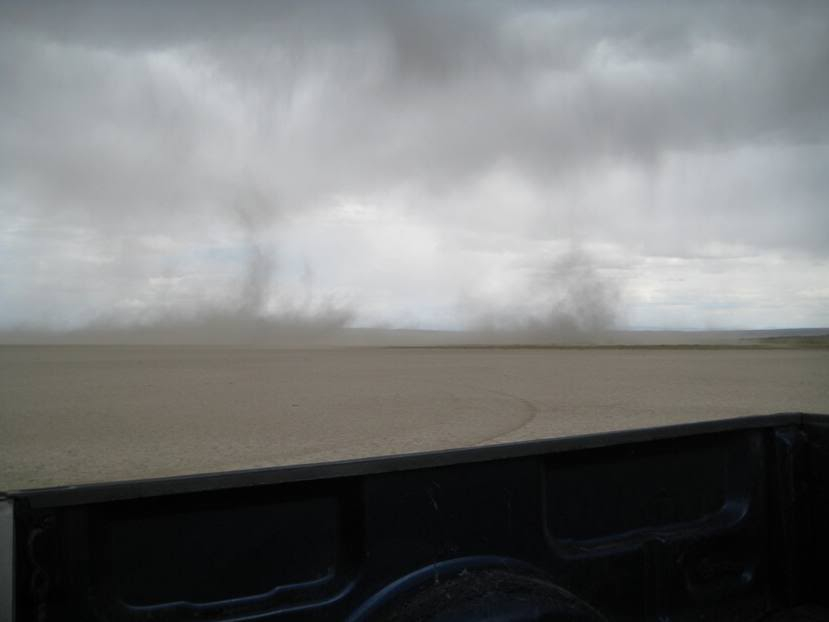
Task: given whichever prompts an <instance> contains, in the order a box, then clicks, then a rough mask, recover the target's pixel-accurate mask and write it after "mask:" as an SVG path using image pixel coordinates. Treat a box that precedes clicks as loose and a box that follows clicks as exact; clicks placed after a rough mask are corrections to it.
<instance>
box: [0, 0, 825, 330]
mask: <svg viewBox="0 0 829 622" xmlns="http://www.w3.org/2000/svg"><path fill="white" fill-rule="evenodd" d="M0 11H2V15H3V17H2V19H0V79H1V80H2V83H3V84H4V96H3V98H2V99H0V118H2V121H1V122H0V214H2V216H3V218H4V220H5V222H7V223H11V222H18V221H19V222H25V223H28V224H27V225H26V226H25V227H23V229H19V228H18V229H15V231H17V233H14V234H8V235H13V238H14V244H13V245H12V246H13V247H14V248H15V249H16V250H15V251H14V252H15V253H16V254H15V255H14V257H9V258H8V260H9V261H12V262H16V265H22V266H25V265H26V261H25V257H24V258H23V259H22V258H21V254H23V255H25V253H27V252H34V251H33V249H34V248H35V247H37V248H38V249H40V250H39V251H38V252H41V253H43V252H44V248H45V247H44V246H42V245H39V243H36V242H35V241H34V237H33V236H35V237H36V236H41V237H42V235H43V231H44V229H45V228H48V229H49V230H52V231H70V230H71V231H81V232H82V233H79V234H78V235H80V236H82V237H83V238H84V239H85V240H86V245H87V248H88V251H89V253H90V256H94V257H97V259H96V260H95V261H97V262H98V264H100V266H99V268H98V269H99V270H102V271H104V272H105V273H106V275H107V277H106V284H105V285H102V287H103V289H104V290H105V291H104V292H102V293H101V298H100V300H101V302H100V303H95V304H98V305H103V306H104V307H106V306H107V305H110V306H111V305H116V307H117V308H119V309H120V308H121V306H122V305H123V304H126V303H124V301H125V300H127V299H134V300H135V301H136V302H135V304H136V305H137V306H138V307H140V308H146V307H156V306H158V305H159V304H160V302H159V301H160V300H161V299H163V298H165V296H166V297H168V298H169V295H167V294H164V295H162V294H160V293H159V290H158V289H157V287H156V286H155V285H152V286H150V285H148V283H158V282H168V281H170V280H171V279H178V280H177V281H176V283H178V290H180V291H182V292H187V293H186V296H185V295H184V294H181V296H185V297H192V298H193V299H194V300H196V301H198V300H201V299H206V300H207V301H208V302H209V301H213V302H210V304H213V303H215V301H216V300H223V301H224V302H222V304H223V305H226V308H227V309H230V308H238V309H240V312H244V313H246V314H247V315H249V316H251V317H254V316H256V317H259V316H262V315H266V314H268V313H274V312H275V310H274V309H273V308H272V307H273V305H274V304H281V305H283V307H284V308H285V309H287V308H288V307H290V306H291V303H290V301H289V300H288V299H287V298H285V297H282V293H283V292H284V291H288V290H290V287H289V286H288V285H287V283H288V282H289V281H290V280H291V278H293V276H292V273H291V270H292V268H291V267H290V266H291V261H290V260H288V261H285V258H282V259H279V260H278V258H277V256H278V255H279V252H280V249H282V248H284V243H285V240H284V239H281V240H280V241H277V240H276V238H278V237H279V236H280V235H281V233H280V232H290V231H291V230H292V227H299V226H306V225H304V224H303V223H309V222H316V223H318V224H317V225H315V226H317V228H319V227H323V225H320V224H319V223H320V222H323V221H322V220H320V219H324V218H326V214H327V213H328V212H329V211H330V210H331V208H332V205H338V204H342V203H343V202H345V203H348V202H351V203H356V204H369V205H372V206H379V207H378V209H380V210H381V211H386V212H388V213H389V214H394V215H396V216H395V217H398V216H399V217H400V218H403V219H407V222H409V223H415V224H416V226H418V227H424V228H431V229H432V230H434V231H436V232H439V233H436V235H437V236H439V237H440V238H441V239H442V244H441V245H440V247H439V253H440V259H435V261H440V262H442V264H443V265H444V266H445V268H444V270H443V271H444V272H445V273H447V274H449V275H455V276H454V277H453V278H455V279H457V281H458V283H457V284H456V289H457V290H458V295H461V296H463V295H464V294H463V292H464V291H466V290H470V289H471V290H475V286H474V284H472V285H470V284H469V283H468V280H467V277H468V275H467V273H466V271H465V269H464V267H463V266H462V265H461V262H462V261H463V260H462V259H461V257H463V256H464V254H465V253H467V251H468V250H470V249H471V248H472V247H467V246H466V244H467V243H470V240H474V247H475V248H478V247H486V248H488V249H490V250H489V251H487V253H477V255H476V257H478V258H480V261H482V262H483V261H484V259H483V258H489V259H488V260H491V262H496V261H497V257H498V253H499V250H498V249H499V248H502V245H503V244H504V240H503V236H505V235H507V236H509V237H510V239H511V240H512V242H510V247H511V248H512V250H510V251H509V252H511V253H518V254H522V253H523V254H524V259H525V261H527V262H529V263H532V264H533V265H534V266H535V268H534V269H535V270H537V271H543V270H544V269H545V266H549V265H550V263H551V260H550V258H549V257H548V256H546V255H545V254H543V253H542V254H540V255H539V254H537V253H536V254H534V252H531V251H530V250H525V251H521V250H518V249H521V248H522V247H523V248H525V249H531V248H532V247H533V246H534V244H536V243H539V244H542V245H544V244H548V243H549V244H553V243H557V242H567V241H575V242H576V243H579V244H581V245H582V248H584V249H587V248H588V247H589V246H591V245H594V246H595V245H599V246H602V245H604V246H605V247H606V246H608V245H611V246H612V245H616V246H617V247H620V248H623V249H625V251H626V252H627V254H628V259H627V260H628V262H629V263H630V264H631V265H639V266H642V265H646V264H645V263H644V262H643V261H642V258H643V257H650V256H653V257H658V256H665V255H667V256H674V257H680V258H695V257H716V258H721V257H724V256H727V255H729V254H731V255H733V254H735V253H738V254H743V255H750V256H758V255H763V254H769V253H772V254H774V253H776V254H778V255H786V254H806V255H809V256H811V257H813V258H815V260H816V261H826V260H827V258H828V257H829V253H827V251H829V212H827V210H826V209H825V208H824V206H823V205H824V203H825V197H826V196H827V193H828V192H829V181H827V180H828V179H829V178H827V176H826V175H825V174H824V173H823V171H825V170H826V168H827V166H829V149H828V148H827V145H828V144H829V116H827V115H826V110H829V81H828V80H826V79H825V76H824V74H825V68H826V67H827V66H829V8H827V5H826V4H825V3H820V2H814V3H809V2H797V3H788V4H786V5H781V4H779V3H772V2H768V3H763V2H759V3H751V4H742V3H702V4H695V5H693V6H691V5H687V6H686V5H682V4H671V5H665V4H664V3H654V2H638V3H626V4H625V5H624V6H622V5H618V4H617V3H611V2H593V3H587V4H585V3H569V2H562V3H551V4H547V3H535V2H519V3H496V2H475V3H473V2H452V3H429V2H422V3H385V2H367V1H366V2H347V3H305V2H296V3H288V2H283V3H271V2H248V3H242V4H238V5H237V4H233V5H229V4H227V3H221V2H201V3H175V4H170V3H162V2H150V3H141V4H136V3H126V2H125V3H106V2H83V3H75V4H73V5H72V6H71V7H70V6H68V5H65V4H63V3H54V4H47V3H37V4H33V5H27V4H17V3H8V4H5V5H3V7H2V8H1V9H0ZM240 197H245V198H244V199H243V200H242V201H243V202H244V204H245V205H246V207H243V208H240V207H239V203H240V200H241V199H240ZM277 222H278V223H279V226H278V227H274V226H273V225H274V223H277ZM15 226H16V225H15ZM308 226H310V225H308ZM366 226H368V225H366ZM412 226H414V225H412ZM347 231H348V230H346V229H342V230H341V232H340V233H341V234H342V235H346V234H347ZM285 235H289V233H285ZM26 236H29V237H28V238H27V237H26ZM27 239H28V241H26V240H27ZM38 239H39V238H38ZM159 239H163V240H167V242H165V244H168V246H170V247H171V248H173V247H175V248H177V249H178V250H176V251H168V252H167V253H166V255H167V257H166V258H165V259H163V260H161V259H159V250H158V244H159V243H160V242H158V240H159ZM119 240H120V241H121V242H118V241H119ZM228 240H231V242H229V241H228ZM228 244H230V245H236V246H238V248H239V249H240V250H238V252H234V253H230V255H233V258H232V262H234V265H235V269H236V272H235V275H236V276H234V277H227V276H221V277H220V276H217V275H214V276H213V277H211V275H209V274H207V275H204V274H200V275H194V274H193V273H192V272H193V270H195V271H196V272H198V268H197V267H193V268H187V270H190V272H187V271H186V270H185V269H184V268H183V267H182V266H185V265H186V266H192V265H193V262H192V261H191V259H189V258H188V253H189V254H190V255H193V254H195V253H197V252H199V251H197V250H196V249H197V248H199V247H204V248H214V249H215V248H225V247H226V246H227V245H228ZM280 244H282V246H280ZM308 244H309V245H313V244H314V243H313V241H311V242H308ZM332 246H333V245H330V244H329V248H330V247H332ZM185 248H186V249H189V250H185ZM314 248H316V247H314ZM350 248H351V249H352V251H351V252H353V253H356V252H366V253H367V252H368V250H366V249H356V250H355V248H356V247H355V246H353V245H352V246H351V247H350ZM26 249H29V250H28V251H27V250H26ZM205 252H206V251H205ZM315 252H316V253H317V254H318V255H321V256H322V260H321V261H323V262H324V261H329V260H330V257H329V258H327V256H326V255H325V249H323V250H321V251H319V250H318V251H315ZM327 252H329V253H330V251H327ZM435 252H436V253H437V252H438V251H435ZM476 252H477V251H476ZM583 252H584V253H588V251H587V250H584V251H583ZM67 253H70V251H69V250H67V249H66V248H65V245H59V246H58V247H56V248H55V250H54V252H53V253H51V254H50V253H49V252H46V253H45V254H44V255H42V257H41V261H45V262H54V263H55V265H56V267H55V270H54V273H55V274H58V273H61V272H62V271H63V269H62V268H61V269H58V268H59V267H58V266H57V263H58V262H61V261H64V262H65V261H66V257H67V255H66V254H67ZM71 253H75V254H78V253H77V252H76V250H72V251H71ZM565 257H566V256H565ZM29 261H30V262H31V261H33V256H31V257H29ZM89 261H92V260H89ZM89 261H87V268H88V266H89ZM229 261H230V260H229ZM343 261H345V262H350V263H352V264H353V265H355V266H357V265H361V266H362V265H369V264H376V263H378V262H379V263H383V262H388V261H390V259H389V258H388V257H383V256H372V257H368V256H366V257H363V258H361V257H357V256H351V257H343V258H340V262H343ZM555 261H558V260H556V259H553V263H555ZM561 261H567V260H566V259H564V260H561ZM93 263H94V262H93ZM587 263H590V262H586V264H585V265H587ZM481 265H482V267H483V266H484V264H483V263H482V264H481ZM495 265H496V264H495V263H491V267H490V268H489V270H493V271H497V270H500V269H501V268H497V267H492V266H495ZM498 265H500V264H498ZM286 266H287V267H286ZM87 268H84V269H83V270H82V269H80V268H78V269H76V270H75V272H76V277H75V281H74V283H75V285H73V286H72V287H76V288H78V291H79V292H82V291H86V292H88V291H89V288H90V287H91V286H89V285H88V284H86V285H85V284H84V283H83V282H82V281H84V280H86V279H87V278H88V277H87V276H84V275H87V274H90V271H92V268H88V269H87ZM355 269H356V268H355ZM504 269H506V268H504ZM205 270H207V269H206V268H205ZM29 271H30V272H31V273H32V274H33V273H34V271H33V270H31V269H30V270H29ZM18 272H19V271H18ZM47 272H48V271H47ZM230 272H233V271H232V270H231V271H230ZM294 272H296V271H295V270H294ZM32 274H29V275H25V276H23V277H22V278H24V279H25V278H26V277H31V276H32ZM505 274H506V273H505ZM511 274H512V275H513V276H512V277H509V276H506V275H505V276H504V277H503V278H504V279H508V278H515V279H519V280H520V279H522V278H524V276H523V275H522V274H523V273H521V272H520V271H514V272H513V273H511ZM12 276H13V275H12ZM70 276H71V275H70ZM599 276H600V277H601V274H599ZM168 277H169V278H168ZM18 278H21V277H18ZM394 278H396V279H398V280H399V281H403V282H405V281H406V279H411V287H410V288H409V289H411V288H414V287H420V285H417V283H419V282H420V281H419V280H418V279H420V280H422V279H421V277H419V276H418V277H415V276H414V275H413V274H405V273H404V274H398V275H396V276H395V277H394ZM446 278H449V277H446ZM493 278H494V277H493ZM499 278H500V277H499ZM557 278H561V279H563V281H565V282H566V281H567V279H568V277H566V276H562V275H559V276H558V277H557ZM654 278H656V277H654ZM78 279H81V280H80V281H79V280H78ZM165 279H166V280H165ZM69 280H70V281H72V278H70V279H69ZM324 280H325V279H323V281H324ZM351 280H352V281H358V280H360V279H359V275H356V276H355V277H353V278H352V279H351ZM30 282H31V283H32V286H31V288H32V290H37V291H26V292H25V294H21V293H20V292H21V291H24V290H25V287H23V286H21V285H16V286H14V287H11V288H9V289H8V290H7V291H10V292H11V293H8V294H6V295H7V296H9V298H10V299H11V301H10V302H11V303H13V304H11V306H16V307H18V308H19V307H21V306H23V305H24V303H23V302H22V301H23V300H24V299H25V300H37V301H41V302H47V301H49V300H51V299H53V298H50V297H53V296H54V295H55V293H54V292H55V290H54V289H50V288H49V287H46V286H41V285H36V283H37V282H38V281H37V280H36V279H31V278H30ZM45 282H48V279H45ZM211 282H212V283H213V284H212V285H211ZM118 283H123V285H122V286H119V285H118ZM342 283H344V284H343V285H332V286H331V290H332V291H333V290H334V289H337V288H338V287H339V288H340V289H343V288H346V289H347V283H346V282H345V281H342ZM395 287H397V286H394V287H392V286H389V287H386V286H378V287H377V288H376V291H392V290H393V289H395ZM516 287H517V286H516ZM153 288H155V289H153ZM234 288H235V289H234ZM229 289H233V290H234V291H235V292H238V294H231V293H227V292H228V291H229ZM403 289H405V288H403ZM131 290H132V291H131ZM202 290H206V291H202ZM399 290H400V288H397V289H395V291H399ZM427 290H428V287H427V288H426V289H425V290H424V293H423V297H424V298H425V297H428V296H431V295H438V294H432V293H430V292H429V291H427ZM217 291H224V292H225V294H224V295H220V294H217ZM443 291H445V288H444V289H442V290H441V292H443ZM592 291H594V290H591V292H592ZM15 292H17V293H15ZM127 292H130V293H127ZM354 294H355V299H356V301H357V306H358V307H359V305H360V303H361V302H363V303H367V306H372V305H373V304H374V305H375V306H377V305H376V301H374V300H361V297H363V296H368V295H377V294H367V293H365V292H363V293H361V292H359V291H357V292H354ZM80 295H81V294H78V296H80ZM286 295H287V294H286ZM320 295H322V296H323V298H324V297H325V296H326V295H328V294H322V293H321V294H320ZM440 295H443V294H442V293H441V294H440ZM591 295H592V294H588V293H585V296H584V304H581V303H573V305H574V308H579V307H580V306H582V307H585V305H586V308H589V309H601V308H605V306H607V304H606V303H608V301H607V300H604V299H601V300H596V299H594V298H592V297H591ZM21 296H22V297H21ZM66 296H68V298H61V300H64V303H62V304H67V305H69V306H72V305H74V306H75V307H76V308H77V305H78V303H77V301H76V302H71V300H73V298H72V297H71V296H70V295H69V294H66ZM87 297H89V296H87ZM93 298H94V296H93ZM288 298H289V296H288ZM275 300H281V302H278V303H277V302H274V301H275ZM105 301H108V302H105ZM119 301H120V302H119ZM445 303H446V304H451V302H450V301H445ZM26 304H28V303H26ZM182 304H184V303H182ZM194 304H195V303H194ZM205 304H206V303H205ZM480 304H481V305H483V306H484V307H485V306H486V304H487V303H484V302H481V303H480ZM539 304H541V303H539ZM608 304H609V303H608ZM119 305H121V306H119ZM93 306H95V305H93ZM184 306H185V307H187V308H190V306H189V303H188V304H184ZM392 306H393V305H392ZM542 307H543V305H542ZM223 308H224V307H223ZM481 312H482V313H484V314H485V313H486V312H487V310H486V309H485V308H484V309H478V308H476V309H473V310H471V311H470V312H469V313H468V317H467V318H461V319H460V321H461V322H463V321H464V319H466V320H468V319H470V318H473V317H476V316H478V315H480V313H481ZM591 312H592V311H591ZM591 312H588V311H586V310H582V311H580V313H581V314H582V316H584V317H589V315H590V313H591ZM67 313H68V311H67ZM338 313H339V312H338ZM353 313H355V314H356V315H357V316H359V312H358V311H357V310H354V311H353ZM568 313H569V312H568ZM596 313H598V314H599V315H601V314H602V313H604V312H599V311H596ZM70 315H71V314H70ZM334 315H335V316H337V317H340V316H339V315H338V314H337V313H335V314H334ZM565 315H567V314H565ZM338 321H339V320H338ZM392 321H393V320H392ZM585 321H587V320H585ZM590 322H592V320H590V321H589V322H588V323H590ZM602 322H604V320H602Z"/></svg>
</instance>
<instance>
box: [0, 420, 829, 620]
mask: <svg viewBox="0 0 829 622" xmlns="http://www.w3.org/2000/svg"><path fill="white" fill-rule="evenodd" d="M2 504H3V505H4V506H5V507H6V508H7V509H8V508H11V509H13V514H14V536H15V544H14V547H13V550H14V555H13V557H12V559H13V572H12V574H13V576H14V578H15V581H16V585H15V588H14V590H15V591H14V593H15V601H16V603H15V607H16V616H17V617H16V618H15V619H17V620H86V619H88V620H124V621H135V622H138V621H144V620H223V621H227V620H239V621H241V620H280V621H291V620H348V621H349V622H369V621H379V620H399V621H409V620H411V621H413V620H432V621H434V622H439V621H443V622H448V621H462V620H463V621H466V620H491V621H495V620H500V621H508V620H510V621H518V620H653V621H665V620H747V621H753V620H757V621H760V620H767V621H781V620H819V619H829V616H828V615H827V607H829V590H827V588H828V587H829V573H827V571H826V559H827V557H829V532H827V529H826V526H827V525H829V417H826V416H820V415H801V414H781V415H773V416H767V417H751V418H740V419H734V420H726V421H713V422H703V423H697V424H685V425H680V426H669V427H658V428H648V429H641V430H632V431H623V432H616V433H608V434H592V435H582V436H574V437H567V438H559V439H552V440H547V441H532V442H522V443H511V444H502V445H497V446H491V447H483V448H469V449H461V450H454V451H444V452H427V453H421V454H410V455H400V456H393V457H387V458H375V459H367V460H354V461H344V462H339V463H324V464H317V465H305V466H298V467H276V468H267V469H253V470H247V471H240V472H234V473H224V474H216V475H210V476H191V477H174V478H163V479H154V480H143V481H133V482H124V483H106V484H92V485H86V486H70V487H57V488H53V489H38V490H32V491H28V492H27V491H19V492H16V493H13V494H11V495H9V496H8V497H7V498H6V499H5V501H3V502H2ZM7 524H8V521H7ZM0 559H1V557H0ZM0 576H2V575H0Z"/></svg>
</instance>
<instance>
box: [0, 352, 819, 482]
mask: <svg viewBox="0 0 829 622" xmlns="http://www.w3.org/2000/svg"><path fill="white" fill-rule="evenodd" d="M775 412H811V413H829V350H826V349H823V348H817V349H807V348H687V347H686V348H665V347H660V348H649V347H636V348H629V347H628V348H626V347H618V348H598V349H597V348H509V347H499V348H339V349H312V350H301V349H295V350H289V349H254V348H230V347H149V346H135V347H117V346H97V347H89V346H4V347H0V490H4V491H9V490H20V489H30V488H39V487H51V486H65V485H74V484H82V483H91V482H100V481H120V480H132V479H143V478H154V477H168V476H176V475H185V474H198V473H213V472H220V471H228V470H237V469H249V468H258V467H268V466H276V465H286V464H303V463H311V462H322V461H332V460H343V459H351V458H360V457H368V456H380V455H389V454H397V453H404V452H421V451H431V450H441V449H447V448H454V447H465V446H473V445H485V444H492V443H507V442H511V441H520V440H529V439H539V438H549V437H558V436H563V435H575V434H589V433H596V432H606V431H614V430H625V429H632V428H641V427H647V426H658V425H666V424H674V423H685V422H692V421H702V420H710V419H721V418H731V417H742V416H749V415H761V414H770V413H775Z"/></svg>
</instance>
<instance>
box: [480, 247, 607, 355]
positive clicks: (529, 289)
mask: <svg viewBox="0 0 829 622" xmlns="http://www.w3.org/2000/svg"><path fill="white" fill-rule="evenodd" d="M518 297H519V298H520V300H514V301H511V302H513V303H517V304H515V305H514V306H513V307H512V308H509V309H486V310H484V311H483V312H482V313H481V314H480V316H479V318H478V319H477V320H476V321H475V322H474V323H473V325H472V327H471V331H470V332H471V334H472V335H474V336H475V339H476V340H477V341H479V342H480V343H516V344H519V343H520V344H591V345H593V344H603V343H606V342H608V340H610V339H611V337H612V332H613V330H614V329H616V328H617V324H618V320H619V315H620V312H619V309H620V298H621V287H620V285H619V284H618V283H616V282H614V281H612V280H610V279H609V278H607V277H606V276H604V275H603V274H602V273H601V272H600V271H599V270H598V268H597V267H596V265H595V263H594V261H593V259H592V258H591V256H590V255H589V254H588V253H587V252H586V251H584V250H581V249H574V250H570V251H568V252H566V253H565V254H563V255H561V256H560V257H557V258H555V259H554V260H552V261H551V262H550V263H548V264H547V265H546V266H545V267H544V268H543V269H541V270H539V271H536V272H535V273H534V274H533V275H532V276H531V277H530V278H529V279H528V281H527V283H526V285H525V288H524V291H523V292H521V293H520V294H519V295H518Z"/></svg>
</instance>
